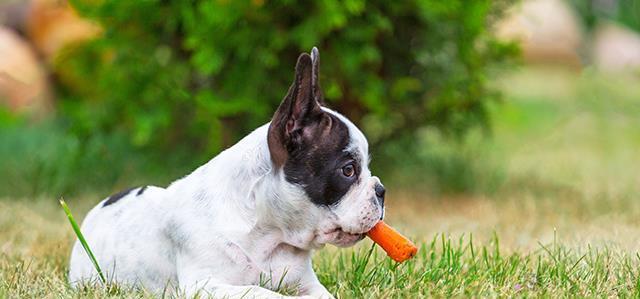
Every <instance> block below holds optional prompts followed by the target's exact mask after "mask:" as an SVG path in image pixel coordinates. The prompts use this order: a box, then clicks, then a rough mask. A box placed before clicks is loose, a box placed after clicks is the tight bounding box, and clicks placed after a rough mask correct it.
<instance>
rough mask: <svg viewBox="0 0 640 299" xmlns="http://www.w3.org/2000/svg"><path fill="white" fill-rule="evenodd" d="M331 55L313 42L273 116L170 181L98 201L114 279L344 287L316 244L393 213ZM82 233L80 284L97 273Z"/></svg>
mask: <svg viewBox="0 0 640 299" xmlns="http://www.w3.org/2000/svg"><path fill="white" fill-rule="evenodd" d="M318 71H319V56H318V50H317V49H316V48H313V49H312V51H311V55H309V54H307V53H303V54H301V55H300V57H299V58H298V62H297V64H296V67H295V79H294V81H293V84H292V85H291V87H290V88H289V91H288V93H287V95H286V96H285V97H284V100H283V101H282V103H281V104H280V106H279V107H278V110H277V111H276V112H275V114H274V115H273V118H272V120H271V122H270V123H268V124H265V125H263V126H262V127H260V128H258V129H256V130H255V131H253V132H252V133H251V134H249V135H248V136H246V137H245V138H243V139H242V140H240V141H239V142H238V143H237V144H235V145H234V146H232V147H230V148H229V149H227V150H225V151H223V152H222V153H220V154H219V155H218V156H216V157H215V158H213V159H212V160H210V161H209V162H207V163H206V164H204V165H202V166H201V167H199V168H198V169H196V170H195V171H193V172H192V173H191V174H189V175H188V176H186V177H184V178H182V179H179V180H177V181H175V182H173V183H172V184H171V185H169V187H167V188H160V187H146V186H145V187H141V188H134V189H130V190H126V191H123V192H120V193H118V194H115V195H113V196H111V197H109V198H107V199H105V200H103V201H102V202H100V203H99V204H98V205H97V206H96V207H94V208H93V209H92V210H91V211H90V212H89V213H88V214H87V216H86V218H85V219H84V222H83V224H82V232H83V233H84V235H85V237H86V239H87V242H88V243H89V246H90V247H91V248H92V250H93V252H94V254H95V256H96V259H97V261H98V263H99V265H100V266H101V268H102V270H103V271H104V272H105V274H106V276H107V279H108V280H109V281H112V282H116V283H118V284H122V285H129V286H138V287H142V288H145V289H147V290H150V291H153V292H162V291H163V290H166V289H167V288H168V287H170V288H176V289H178V290H180V292H183V293H184V294H186V295H188V296H192V295H195V294H200V295H202V294H207V295H212V296H216V297H218V296H219V297H231V298H235V297H242V296H245V297H247V296H248V297H249V298H254V297H255V298H272V297H282V295H280V294H278V293H276V292H274V291H272V290H274V289H277V287H278V285H281V286H282V285H283V286H288V287H291V288H296V289H297V290H298V291H299V295H300V296H307V297H311V298H333V296H332V295H331V294H330V293H329V292H328V291H327V289H326V288H325V287H324V286H323V285H322V284H320V282H319V281H318V278H317V277H316V275H315V273H314V271H313V269H312V267H311V255H312V252H313V250H314V249H318V248H320V247H322V246H323V245H325V244H333V245H336V246H340V247H348V246H351V245H353V244H355V243H356V242H358V241H360V240H362V238H363V237H364V235H365V233H366V232H367V231H369V230H370V229H371V228H372V227H373V226H374V225H375V224H376V223H377V222H378V221H379V220H381V219H382V217H383V215H384V192H385V191H384V187H383V186H382V184H381V183H380V180H379V179H378V178H377V177H375V176H372V175H371V172H370V171H369V168H368V163H369V153H368V144H367V139H366V138H365V136H364V135H363V134H362V132H361V131H360V130H359V129H358V128H357V127H356V126H355V125H354V124H353V123H351V122H350V121H349V120H348V119H347V118H345V117H344V116H342V115H340V114H339V113H337V112H335V111H333V110H330V109H328V108H326V107H323V106H322V105H321V103H323V97H322V91H321V89H320V85H319V84H318ZM95 279H96V271H95V269H94V267H93V266H92V264H91V261H90V260H89V258H88V257H87V255H86V254H85V252H84V251H83V248H82V246H81V244H80V243H79V242H76V243H75V246H74V247H73V250H72V253H71V261H70V266H69V280H70V282H71V284H72V285H74V286H75V285H78V284H80V283H83V282H85V283H86V282H87V281H91V280H93V281H95Z"/></svg>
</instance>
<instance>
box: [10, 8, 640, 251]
mask: <svg viewBox="0 0 640 299" xmlns="http://www.w3.org/2000/svg"><path fill="white" fill-rule="evenodd" d="M0 23H1V24H2V25H1V26H0V178H1V179H0V197H3V198H6V199H9V200H12V201H16V200H22V201H29V200H32V199H35V198H47V199H51V198H58V197H59V196H65V197H66V198H68V199H69V201H70V202H73V201H74V200H79V199H86V201H87V202H89V203H95V202H97V201H98V200H99V199H101V198H104V197H106V196H107V195H108V194H110V193H112V192H114V191H118V190H119V189H122V188H126V187H130V186H135V185H143V184H154V185H160V186H164V185H166V184H168V183H169V182H171V181H172V180H174V179H176V178H179V177H181V176H184V175H186V174H188V173H189V172H190V171H191V170H193V169H194V168H195V167H197V166H198V165H201V164H203V163H205V162H206V161H207V160H209V159H210V158H212V157H213V156H214V155H216V154H217V153H218V152H220V151H221V150H223V149H225V148H226V147H228V146H230V145H232V144H234V143H235V142H236V141H238V140H239V138H241V137H242V136H244V135H246V134H247V133H249V132H250V131H251V130H252V129H254V128H256V127H258V126H259V125H261V124H263V123H266V122H268V121H269V119H270V117H271V115H272V113H273V111H274V110H275V108H276V107H277V105H278V103H279V102H280V101H281V99H282V98H283V96H284V94H285V93H286V90H287V88H288V86H289V84H290V83H291V81H292V79H293V67H294V64H295V61H296V58H297V56H298V55H299V54H300V53H301V52H308V51H309V50H310V49H311V47H313V46H317V47H318V48H319V49H320V54H321V59H322V63H321V69H322V70H321V74H320V76H321V77H320V80H321V82H322V86H323V88H324V91H325V97H326V100H327V103H328V106H330V107H331V108H333V109H335V110H337V111H339V112H341V113H343V114H345V115H347V116H348V117H349V118H350V119H352V120H353V121H354V122H356V123H357V125H359V126H360V127H361V128H362V129H363V131H364V132H365V134H366V135H367V136H368V138H369V141H370V143H371V151H372V155H373V160H372V165H371V166H372V168H373V169H374V173H377V174H378V175H379V176H380V177H381V178H382V179H383V181H384V182H385V183H386V185H387V186H388V189H389V190H390V191H389V193H388V194H389V196H390V197H389V200H388V201H389V205H390V209H389V213H388V215H389V217H391V218H392V219H393V217H396V219H397V221H398V222H402V223H405V225H406V226H412V227H413V228H414V232H415V234H425V235H427V234H429V233H432V232H435V231H445V232H451V233H454V234H455V233H456V232H459V233H469V232H472V233H473V232H475V233H479V234H480V235H483V234H484V235H485V236H487V235H490V234H491V233H490V232H491V231H498V232H500V233H501V236H503V242H507V243H509V244H512V245H513V246H515V247H527V246H535V245H536V243H535V242H532V240H534V239H535V240H538V239H541V240H545V239H547V240H548V239H549V238H552V237H553V238H555V234H556V230H558V231H560V232H563V229H564V228H566V231H564V234H565V235H569V236H570V237H571V238H573V239H575V240H577V241H583V239H584V238H587V239H590V240H591V239H592V238H593V236H599V237H598V238H597V240H595V241H594V240H591V241H593V242H600V241H601V242H609V241H610V240H620V239H624V240H626V241H625V242H624V244H626V246H629V247H633V248H635V246H638V244H640V242H637V241H640V230H638V229H637V228H636V227H640V226H638V224H640V223H639V222H640V204H638V194H640V167H639V166H640V1H637V0H572V1H561V0H522V1H507V0H496V1H486V0H481V1H462V0H454V1H438V0H425V1H360V0H349V1H334V0H323V1H313V2H311V1H309V2H305V3H298V2H296V1H288V0H283V1H268V0H252V1H225V0H220V1H211V0H204V1H199V0H197V1H153V0H149V1H108V0H103V1H82V0H75V1H70V2H67V1H62V0H29V1H24V0H0ZM394 215H396V216H394ZM400 218H402V219H400ZM416 223H418V224H419V225H413V224H416ZM577 227H580V229H577ZM620 236H622V238H619V237H620ZM598 240H600V241H598ZM624 244H623V245H624Z"/></svg>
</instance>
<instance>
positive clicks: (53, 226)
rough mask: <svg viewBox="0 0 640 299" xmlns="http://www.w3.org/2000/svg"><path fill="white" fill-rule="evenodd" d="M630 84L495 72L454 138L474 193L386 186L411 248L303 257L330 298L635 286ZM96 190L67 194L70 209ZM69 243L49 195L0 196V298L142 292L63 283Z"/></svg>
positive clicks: (611, 290)
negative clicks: (482, 127) (478, 116)
mask: <svg viewBox="0 0 640 299" xmlns="http://www.w3.org/2000/svg"><path fill="white" fill-rule="evenodd" d="M637 81H638V79H637V76H636V77H635V78H634V77H631V76H612V75H604V74H599V73H596V72H593V71H590V70H586V71H583V72H581V73H578V72H575V71H568V70H558V69H547V68H527V69H522V70H519V71H515V72H512V73H509V74H506V75H503V76H501V77H500V78H499V80H496V82H495V83H496V84H498V85H499V86H501V88H502V89H503V90H504V92H505V94H506V101H505V103H503V104H502V105H496V106H495V107H493V108H492V111H491V113H492V116H493V124H492V126H493V134H492V137H491V138H484V137H482V136H480V135H477V136H475V137H474V136H471V137H470V138H469V140H467V141H465V143H464V145H463V146H459V147H456V148H458V150H460V152H461V153H459V154H460V155H463V156H464V157H465V159H466V161H469V164H470V165H469V167H468V168H461V171H467V172H469V177H471V178H472V179H473V180H474V181H475V182H478V185H477V188H476V189H477V191H474V192H467V193H448V192H417V191H415V190H408V189H402V190H399V189H398V188H396V189H394V188H393V187H391V188H389V189H390V190H389V192H388V193H387V194H388V199H387V202H388V204H387V220H388V222H389V223H391V224H392V225H394V226H396V227H397V228H398V229H399V230H401V231H402V232H404V233H406V234H407V235H408V236H411V237H412V238H413V239H414V240H416V242H417V243H418V244H419V246H420V251H419V254H418V256H417V257H416V258H414V259H413V260H411V261H409V262H407V263H405V264H402V265H396V264H394V263H392V262H391V260H390V259H388V258H386V257H385V256H384V253H383V252H382V251H381V250H379V249H377V248H373V247H372V244H371V242H370V241H368V240H365V241H363V242H361V243H360V244H359V245H358V246H356V247H355V248H353V249H346V250H345V249H342V250H339V249H336V248H334V247H331V246H327V248H325V249H323V250H320V251H319V252H318V253H317V254H316V257H315V258H314V264H315V269H316V272H317V274H318V276H319V277H320V280H321V281H322V282H323V283H324V284H325V285H326V286H327V288H328V289H329V290H330V291H331V292H332V293H334V294H336V295H337V296H338V297H340V298H415V297H423V296H424V297H426V296H433V297H450V296H458V297H460V296H462V297H468V296H475V297H495V296H499V297H511V296H546V297H560V296H563V297H576V296H577V297H609V296H628V297H632V296H633V297H637V296H640V255H639V254H638V252H639V251H640V201H639V200H638V199H639V198H638V197H639V194H640V168H639V167H638V165H640V103H639V102H638V99H640V84H637ZM425 134H427V135H429V134H431V133H429V132H427V133H425ZM428 138H431V137H428ZM428 138H427V139H428ZM434 147H441V148H444V149H449V148H451V147H450V146H448V145H446V144H434ZM373 162H374V163H375V159H374V161H373ZM101 197H102V195H85V196H82V198H73V199H69V198H68V199H67V200H68V202H69V204H70V205H71V209H72V210H73V212H74V213H75V214H76V216H80V217H81V216H82V215H83V214H84V213H85V212H86V211H88V209H89V208H90V207H91V205H92V203H95V202H97V201H98V200H100V199H101ZM72 242H73V232H72V230H71V227H70V226H69V225H68V223H67V219H66V217H65V215H64V213H63V211H62V209H61V208H60V207H59V206H58V205H57V198H48V197H38V198H35V199H33V198H4V199H1V200H0V297H11V298H14V297H35V298H65V297H94V298H95V297H97V298H103V297H148V296H150V295H149V294H146V293H144V292H142V291H135V290H125V289H118V288H116V287H113V288H110V289H95V288H87V289H83V290H79V291H75V290H71V289H70V288H69V286H68V285H67V284H66V279H65V273H66V269H67V260H68V255H69V252H70V247H71V245H72ZM372 248H373V250H371V249H372Z"/></svg>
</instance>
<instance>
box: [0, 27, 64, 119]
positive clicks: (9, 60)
mask: <svg viewBox="0 0 640 299" xmlns="http://www.w3.org/2000/svg"><path fill="white" fill-rule="evenodd" d="M0 57H2V59H0V103H1V104H2V105H4V106H6V107H9V109H10V110H11V111H15V112H21V113H27V114H29V115H32V116H36V117H41V116H43V115H45V114H47V113H49V112H51V111H52V99H51V90H50V87H49V83H48V80H47V72H46V70H45V68H44V66H43V65H42V64H41V63H40V61H39V60H38V56H37V55H36V53H35V51H34V50H33V49H32V48H31V46H30V45H29V43H28V42H27V41H25V40H24V39H22V38H21V37H20V36H19V35H18V34H17V33H16V32H15V31H13V30H12V29H9V28H7V27H4V26H0Z"/></svg>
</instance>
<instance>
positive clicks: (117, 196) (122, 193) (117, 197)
mask: <svg viewBox="0 0 640 299" xmlns="http://www.w3.org/2000/svg"><path fill="white" fill-rule="evenodd" d="M136 188H137V187H136ZM133 189H135V188H129V189H127V190H124V191H120V192H118V193H116V194H114V195H111V196H109V198H108V199H107V201H105V202H104V204H103V205H102V207H103V208H104V207H106V206H108V205H111V204H114V203H116V202H117V201H118V200H120V199H121V198H123V197H125V196H127V194H129V192H131V191H132V190H133Z"/></svg>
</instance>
